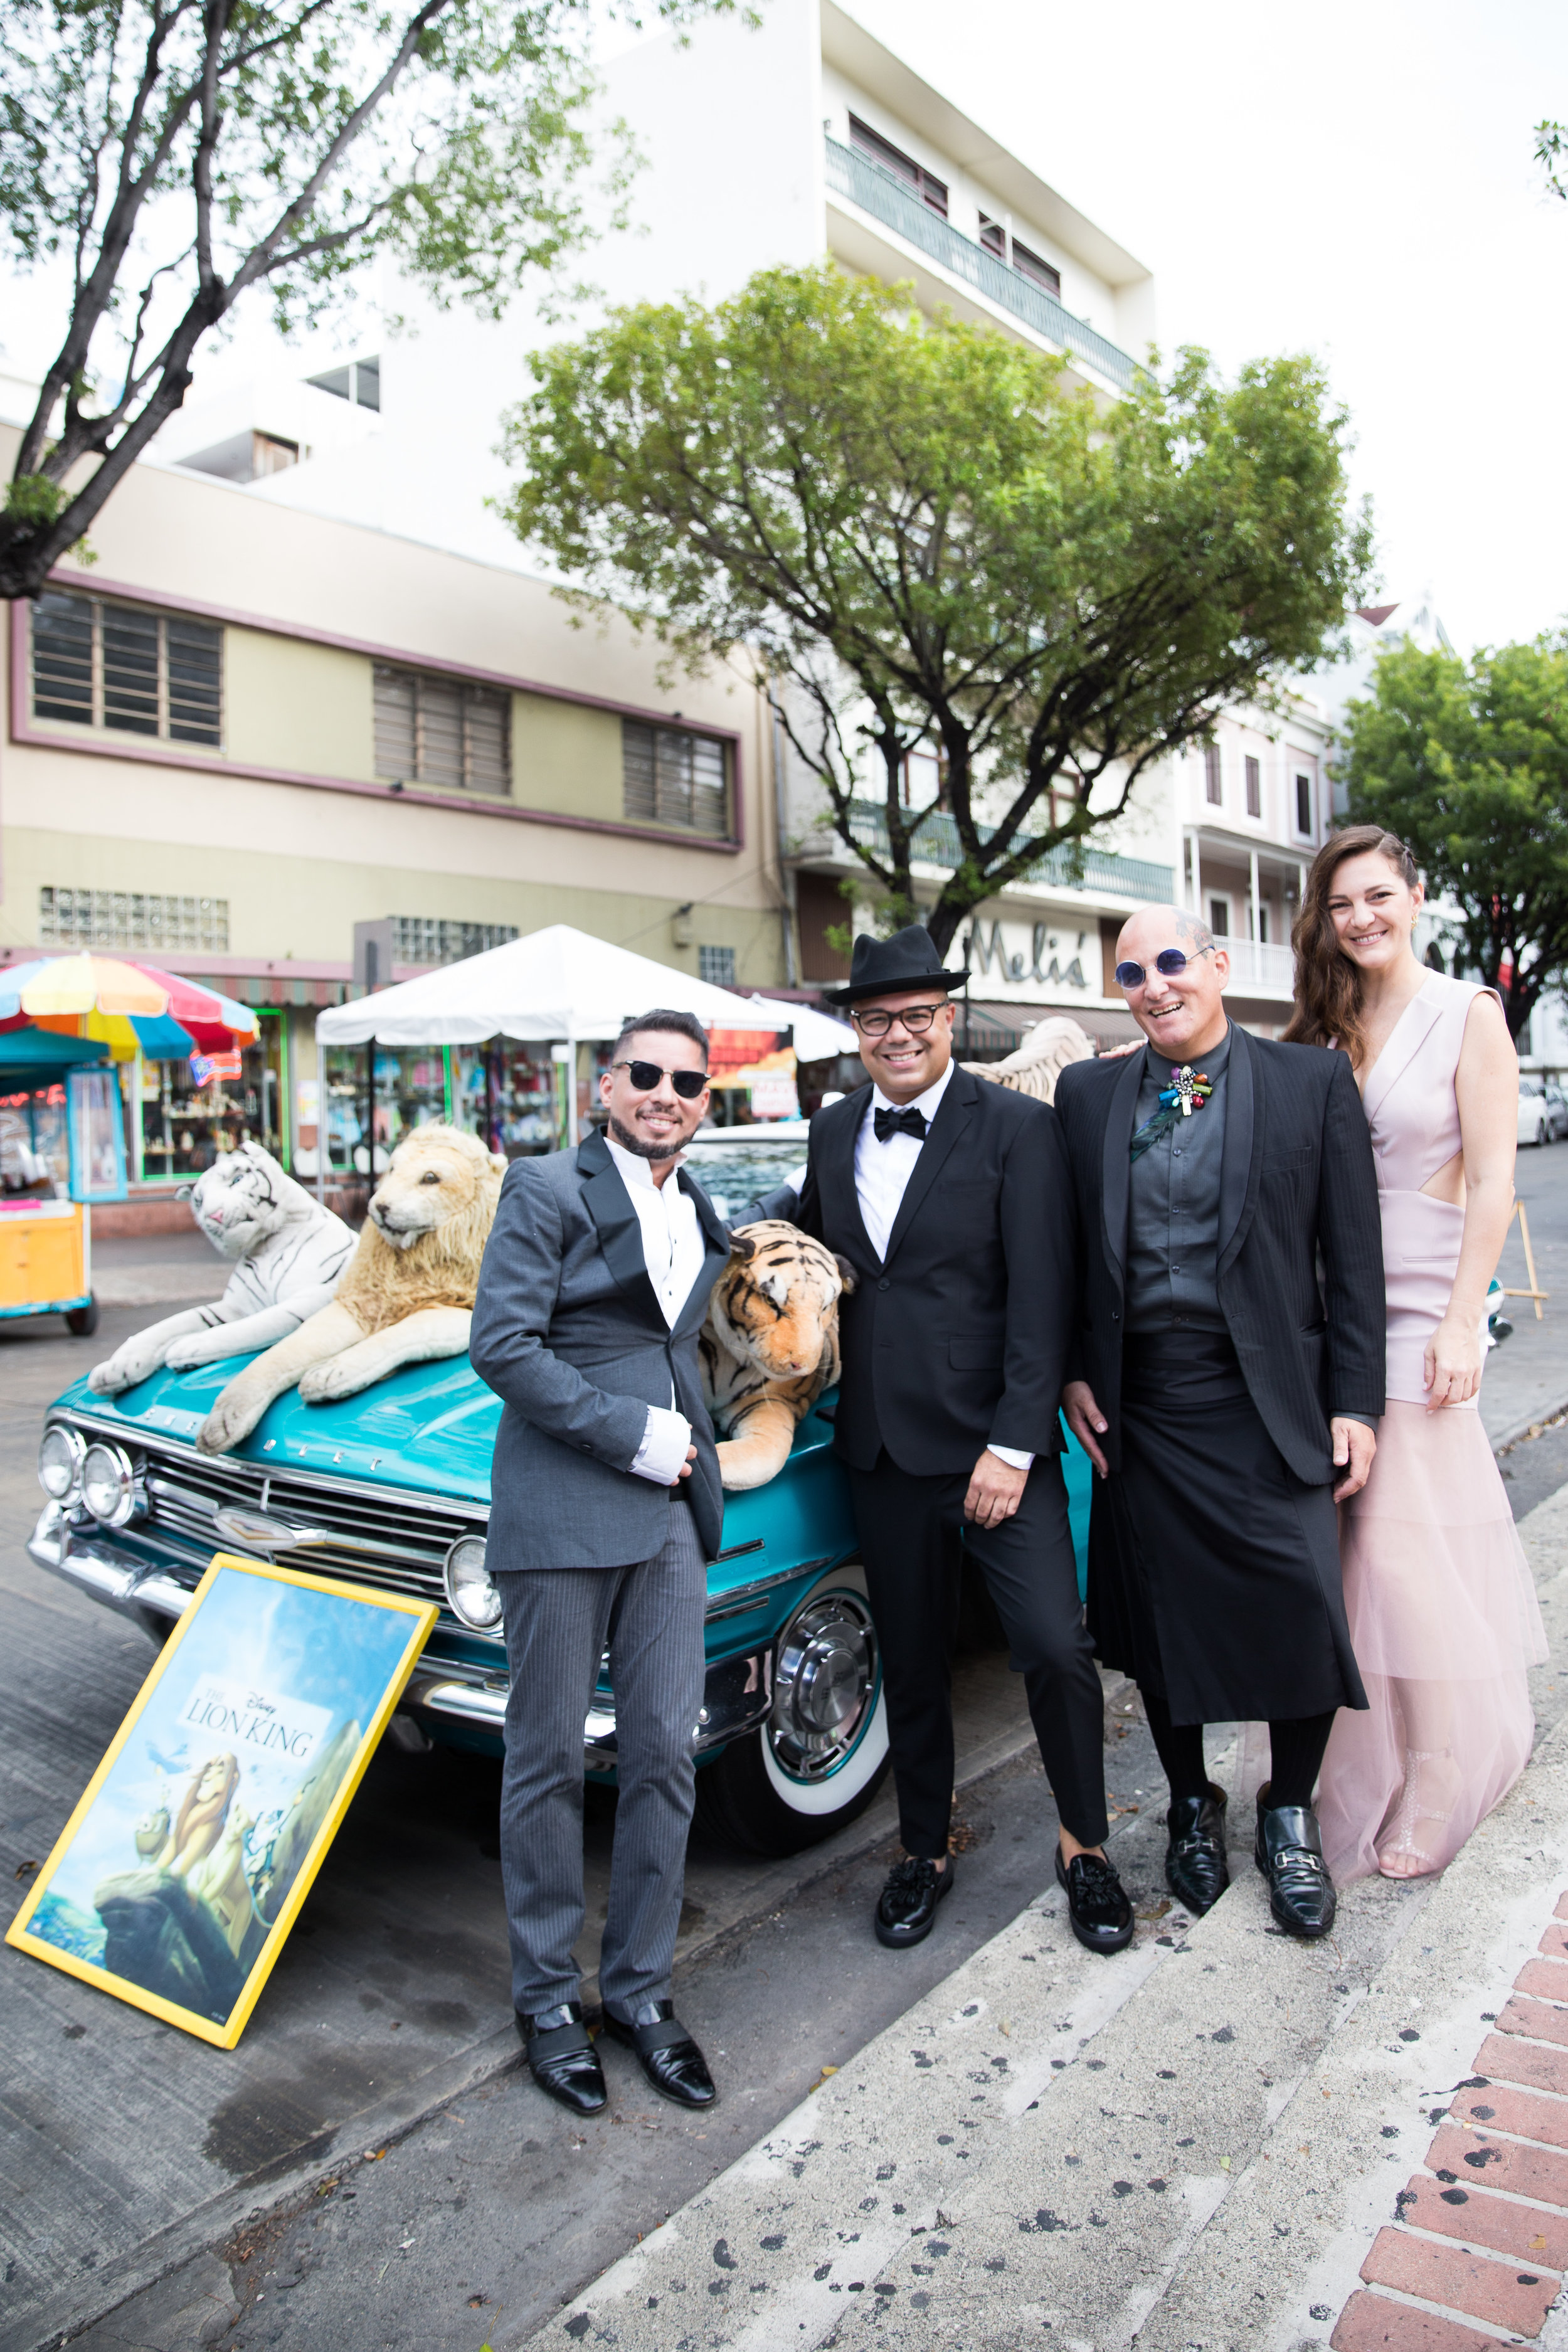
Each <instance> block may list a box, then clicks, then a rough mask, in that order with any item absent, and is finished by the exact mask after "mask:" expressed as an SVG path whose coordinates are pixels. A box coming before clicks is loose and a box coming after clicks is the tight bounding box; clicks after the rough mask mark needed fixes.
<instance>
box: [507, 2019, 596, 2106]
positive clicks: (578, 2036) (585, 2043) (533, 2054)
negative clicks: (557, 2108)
mask: <svg viewBox="0 0 1568 2352" xmlns="http://www.w3.org/2000/svg"><path fill="white" fill-rule="evenodd" d="M517 2030H518V2032H519V2033H521V2036H522V2047H523V2051H524V2053H525V2055H526V2057H527V2059H528V2070H529V2073H530V2074H531V2075H532V2076H533V2079H534V2081H535V2082H536V2083H537V2084H538V2085H539V2087H540V2089H541V2090H542V2091H543V2092H544V2093H545V2094H546V2095H547V2096H548V2097H550V2098H552V2099H557V2100H559V2101H560V2103H561V2105H563V2107H570V2109H571V2111H572V2113H573V2114H574V2116H596V2115H597V2114H598V2112H599V2109H600V2108H601V2107H602V2106H603V2105H605V2100H606V2099H607V2098H608V2096H609V2094H608V2093H607V2092H606V2090H605V2070H604V2068H603V2067H602V2066H601V2065H600V2063H599V2053H598V2052H597V2051H596V2050H595V2047H594V2044H593V2042H591V2041H590V2039H589V2036H588V2029H587V2027H586V2026H585V2025H584V2022H583V2010H582V2005H581V2003H580V2002H578V2001H574V2000H563V2002H562V2003H561V2005H560V2007H559V2008H557V2009H541V2010H537V2011H532V2012H530V2011H527V2010H521V2009H520V2010H519V2011H517Z"/></svg>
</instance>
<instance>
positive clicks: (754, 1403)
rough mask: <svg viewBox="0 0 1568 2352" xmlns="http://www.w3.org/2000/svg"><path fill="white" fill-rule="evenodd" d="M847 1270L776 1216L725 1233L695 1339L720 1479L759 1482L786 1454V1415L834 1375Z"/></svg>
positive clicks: (791, 1424)
mask: <svg viewBox="0 0 1568 2352" xmlns="http://www.w3.org/2000/svg"><path fill="white" fill-rule="evenodd" d="M855 1279H856V1277H855V1269H854V1267H853V1266H852V1265H850V1264H849V1263H848V1261H847V1259H846V1258H841V1257H835V1256H834V1255H833V1252H832V1251H831V1250H829V1249H826V1248H825V1247H824V1246H823V1244H822V1243H821V1242H817V1241H813V1240H812V1238H811V1236H810V1234H803V1233H802V1232H801V1231H800V1230H799V1228H798V1227H797V1226H795V1225H790V1224H785V1223H784V1222H783V1220H782V1219H779V1218H774V1217H770V1218H767V1219H765V1220H763V1222H762V1223H757V1224H753V1225H740V1226H737V1228H736V1230H735V1231H734V1232H733V1233H732V1234H731V1236H730V1263H729V1265H727V1266H726V1267H725V1268H724V1271H723V1273H722V1274H721V1276H719V1279H718V1281H717V1282H716V1283H715V1284H714V1286H713V1294H712V1297H710V1300H709V1302H708V1320H707V1322H706V1323H705V1324H704V1326H703V1328H702V1331H701V1334H700V1339H699V1341H698V1345H699V1348H700V1351H701V1357H702V1401H703V1402H704V1403H705V1404H706V1405H707V1407H708V1410H709V1412H710V1413H711V1414H712V1416H713V1420H714V1423H715V1425H716V1426H717V1428H718V1430H719V1432H720V1441H721V1442H720V1445H719V1474H720V1475H721V1478H722V1479H723V1481H724V1484H725V1486H726V1487H729V1488H731V1490H734V1489H739V1488H742V1487H746V1486H765V1485H766V1484H767V1482H768V1480H769V1479H770V1478H773V1477H776V1476H777V1475H778V1473H779V1472H780V1471H781V1470H782V1469H783V1468H784V1464H785V1463H786V1462H787V1461H788V1459H789V1450H790V1446H791V1444H792V1443H793V1442H794V1438H795V1423H797V1422H798V1421H802V1420H804V1419H805V1415H806V1414H807V1413H808V1412H810V1410H811V1408H812V1406H813V1405H814V1404H815V1403H816V1400H817V1398H818V1397H819V1396H820V1395H821V1394H822V1392H823V1391H824V1389H829V1388H832V1387H833V1386H834V1384H835V1382H836V1381H837V1378H838V1300H839V1296H840V1294H841V1293H842V1292H844V1291H846V1290H853V1289H854V1287H855Z"/></svg>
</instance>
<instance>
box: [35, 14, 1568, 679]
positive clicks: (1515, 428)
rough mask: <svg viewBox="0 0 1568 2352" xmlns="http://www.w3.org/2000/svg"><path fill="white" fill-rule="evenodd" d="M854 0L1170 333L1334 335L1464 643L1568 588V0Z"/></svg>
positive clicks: (40, 340) (1204, 339)
mask: <svg viewBox="0 0 1568 2352" xmlns="http://www.w3.org/2000/svg"><path fill="white" fill-rule="evenodd" d="M763 5H764V6H765V5H766V0H763ZM849 5H850V6H851V7H852V8H853V11H854V13H855V14H856V15H857V16H858V17H859V18H860V19H861V20H862V22H864V23H865V24H866V25H867V26H868V27H869V28H870V29H871V30H872V31H874V32H876V33H877V34H879V36H880V37H881V38H883V39H884V40H886V41H887V42H888V44H889V47H894V48H896V49H898V50H899V51H900V53H901V54H902V55H903V56H905V57H906V58H908V59H909V61H910V64H911V65H913V66H914V67H915V68H916V69H917V70H918V71H919V72H921V73H922V74H923V75H924V76H925V78H926V79H928V80H930V81H931V82H932V83H934V84H935V85H936V86H937V87H939V88H940V89H943V90H944V91H946V92H947V93H948V94H949V95H950V96H951V97H952V99H953V100H955V101H956V102H957V103H958V104H959V105H960V106H962V107H963V109H964V110H965V111H966V112H968V113H970V114H972V115H973V116H974V117H975V119H976V120H977V121H980V122H982V123H983V124H984V125H985V126H986V128H987V129H989V130H991V131H994V133H995V134H996V136H997V137H999V138H1000V139H1002V140H1003V141H1004V142H1005V143H1006V144H1007V145H1008V146H1010V147H1012V148H1013V149H1014V150H1015V151H1016V152H1017V153H1019V154H1020V155H1022V156H1024V157H1025V158H1026V160H1027V162H1028V163H1030V164H1031V165H1032V166H1033V167H1034V169H1035V170H1037V172H1039V173H1040V174H1041V176H1042V177H1043V178H1045V179H1046V180H1047V181H1049V182H1050V183H1051V184H1053V185H1054V186H1056V187H1057V188H1058V189H1059V190H1060V192H1061V194H1063V195H1064V196H1066V197H1068V200H1069V201H1070V202H1072V203H1073V204H1075V205H1079V207H1080V208H1081V209H1082V210H1083V211H1084V212H1086V213H1088V214H1089V215H1090V216H1091V217H1092V218H1094V219H1097V220H1099V221H1100V222H1102V223H1103V225H1104V226H1105V227H1106V228H1107V229H1109V230H1110V232H1111V234H1112V235H1114V236H1117V237H1118V238H1119V239H1120V240H1121V242H1122V243H1123V244H1124V245H1126V246H1127V247H1129V248H1130V249H1131V251H1132V252H1133V253H1135V254H1137V255H1138V256H1139V257H1140V258H1141V259H1142V260H1143V261H1144V262H1146V263H1147V264H1148V265H1149V266H1150V268H1152V269H1153V270H1154V272H1155V274H1156V278H1157V281H1158V289H1159V332H1160V341H1161V344H1162V347H1163V350H1164V351H1165V352H1167V353H1169V352H1171V351H1173V349H1174V348H1175V346H1176V345H1177V344H1178V343H1182V342H1198V343H1203V344H1205V345H1207V346H1208V347H1209V348H1210V349H1211V350H1212V351H1213V352H1215V356H1216V358H1217V359H1218V361H1219V362H1220V363H1221V364H1222V365H1223V366H1224V367H1226V368H1227V369H1229V368H1234V367H1235V366H1237V364H1238V363H1239V362H1242V361H1243V360H1246V359H1247V358H1251V357H1255V356H1258V355H1262V354H1265V353H1268V352H1281V351H1299V350H1307V351H1311V352H1316V353H1317V354H1319V355H1320V356H1321V358H1322V359H1323V360H1324V362H1326V364H1327V366H1328V368H1329V371H1330V374H1331V382H1332V385H1333V389H1334V392H1335V394H1336V396H1337V397H1338V398H1339V399H1341V400H1342V402H1343V403H1344V404H1345V405H1346V406H1347V407H1348V408H1349V410H1350V412H1351V415H1352V422H1353V428H1354V432H1355V436H1356V440H1357V445H1358V446H1357V452H1356V457H1355V461H1354V463H1355V476H1356V487H1357V489H1358V491H1359V490H1365V491H1369V492H1370V493H1371V495H1372V499H1373V513H1374V522H1375V527H1376V531H1377V538H1378V548H1379V569H1380V573H1381V577H1382V580H1383V583H1384V586H1383V591H1382V593H1383V594H1384V595H1385V596H1387V597H1389V598H1394V597H1398V598H1401V599H1404V598H1406V597H1415V596H1417V595H1418V594H1419V593H1420V592H1421V591H1422V590H1423V589H1424V588H1426V587H1427V586H1430V587H1431V589H1432V590H1433V591H1434V593H1435V596H1436V606H1437V610H1438V611H1439V612H1440V613H1441V614H1442V616H1443V618H1444V620H1445V622H1446V623H1447V627H1448V630H1449V632H1450V634H1451V635H1452V636H1453V637H1454V639H1455V642H1456V643H1457V644H1458V646H1460V647H1461V648H1463V649H1466V650H1468V649H1469V648H1470V647H1471V646H1474V645H1476V644H1488V643H1490V644H1496V643H1499V642H1500V641H1502V640H1504V639H1507V638H1512V637H1525V636H1531V635H1535V634H1536V632H1537V631H1539V630H1542V629H1545V628H1551V627H1553V626H1555V625H1559V623H1561V622H1563V620H1564V619H1565V618H1568V460H1565V456H1564V409H1565V403H1564V386H1565V384H1568V303H1565V301H1564V294H1565V291H1568V204H1563V203H1561V202H1560V201H1558V200H1557V199H1555V198H1552V197H1551V196H1550V195H1548V194H1546V193H1545V192H1544V188H1543V183H1542V176H1541V173H1540V172H1539V171H1538V169H1537V167H1536V166H1535V164H1534V163H1533V161H1532V159H1531V149H1532V146H1533V141H1532V139H1531V125H1532V124H1533V123H1534V122H1535V121H1538V120H1539V119H1540V118H1541V117H1542V115H1547V114H1550V115H1558V116H1562V117H1565V118H1568V6H1565V5H1563V0H1488V4H1487V5H1483V0H1317V5H1314V6H1312V7H1311V8H1310V9H1303V8H1299V7H1298V8H1289V9H1288V8H1286V7H1285V6H1283V5H1280V0H1272V5H1269V0H1263V4H1262V5H1259V0H1189V5H1187V6H1185V7H1182V8H1178V7H1173V5H1171V0H1115V5H1110V6H1107V5H1100V6H1096V7H1089V8H1086V7H1085V6H1084V5H1082V0H1071V5H1068V0H986V5H985V6H984V9H982V10H980V11H970V10H963V9H955V7H954V6H953V5H952V0H849ZM610 46H611V47H616V46H619V44H618V43H617V42H616V41H615V39H614V38H613V37H612V40H611V43H610ZM587 266H588V268H590V271H591V268H592V263H591V259H590V261H589V263H588V265H587ZM4 308H5V312H6V313H8V316H5V317H0V367H3V366H4V365H5V359H6V357H7V356H9V358H10V361H11V363H12V364H13V365H16V364H17V363H18V362H23V363H28V362H32V363H37V362H38V361H39V359H40V358H41V352H42V350H43V349H44V348H45V342H44V336H45V334H46V333H47V327H49V326H53V324H54V323H55V321H54V319H53V317H52V316H47V313H49V312H50V311H51V310H52V305H51V304H50V302H49V300H48V296H47V292H46V289H45V287H44V286H43V285H41V284H39V283H37V281H35V282H34V283H33V284H31V285H29V284H27V283H26V281H24V282H23V283H22V284H21V285H16V284H13V285H12V286H11V287H9V288H7V289H5V305H4ZM46 318H47V324H46ZM41 330H42V331H41ZM241 335H242V338H243V341H245V342H246V343H248V342H250V341H251V338H252V337H253V336H255V337H256V338H257V339H258V341H259V340H261V339H262V337H263V335H264V329H263V326H262V321H261V320H260V318H259V317H258V318H257V319H256V320H255V321H254V324H252V323H251V322H249V321H247V322H246V324H245V325H244V326H242V329H241ZM7 344H8V345H9V353H8V354H7V353H6V350H5V346H6V345H7ZM213 357H215V358H216V354H214V355H213ZM211 364H212V360H211V359H209V361H208V365H209V366H210V365H211Z"/></svg>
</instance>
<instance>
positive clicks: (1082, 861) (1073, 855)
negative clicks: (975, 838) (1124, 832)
mask: <svg viewBox="0 0 1568 2352" xmlns="http://www.w3.org/2000/svg"><path fill="white" fill-rule="evenodd" d="M850 824H851V826H852V828H853V831H854V835H855V838H856V840H857V841H860V842H864V843H865V845H866V847H867V848H868V849H875V850H878V851H879V852H880V854H881V855H882V856H884V857H885V856H887V855H888V816H887V811H886V810H885V809H882V808H879V806H878V804H877V803H876V802H875V801H855V802H853V803H851V814H850ZM994 830H995V828H994V826H992V825H988V824H982V825H977V826H976V827H975V831H976V832H977V833H978V835H980V838H981V841H982V842H983V843H984V842H987V841H989V840H990V839H991V837H992V835H993V833H994ZM911 855H912V856H913V858H914V861H915V863H916V864H917V865H919V866H940V867H942V868H943V869H944V870H945V871H946V872H948V873H950V874H951V873H952V870H953V868H954V867H955V866H961V865H962V864H963V850H962V849H961V848H960V846H959V841H958V827H957V825H956V824H954V823H953V821H952V817H951V816H949V815H948V814H947V812H946V810H945V809H934V808H933V809H928V810H927V811H926V814H924V816H922V817H921V820H920V824H919V827H918V830H917V831H916V834H915V837H914V841H913V843H912V844H911ZM1024 879H1025V880H1026V881H1028V882H1053V883H1055V884H1056V885H1057V886H1058V887H1059V888H1061V889H1064V890H1095V891H1099V892H1101V893H1102V894H1103V895H1104V896H1105V897H1106V898H1142V899H1146V900H1147V901H1148V902H1149V903H1150V904H1151V905H1152V906H1157V907H1158V906H1167V907H1168V906H1170V905H1171V904H1172V903H1173V900H1174V898H1175V886H1176V877H1175V872H1174V869H1173V867H1171V866H1159V865H1156V864H1155V863H1154V861H1153V860H1152V858H1148V857H1121V856H1117V855H1116V854H1115V852H1114V851H1111V850H1108V849H1089V848H1086V847H1080V846H1079V845H1077V844H1074V843H1065V842H1064V843H1062V844H1061V845H1058V847H1057V848H1055V849H1048V850H1047V852H1046V854H1045V856H1043V857H1039V858H1037V859H1036V861H1035V863H1034V865H1033V866H1030V867H1029V869H1028V871H1027V873H1026V876H1025V877H1024ZM1279 952H1280V953H1282V954H1287V956H1288V950H1279ZM1265 953H1268V950H1265ZM1287 993H1289V991H1287Z"/></svg>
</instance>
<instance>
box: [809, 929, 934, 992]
mask: <svg viewBox="0 0 1568 2352" xmlns="http://www.w3.org/2000/svg"><path fill="white" fill-rule="evenodd" d="M968 978H969V974H968V972H967V971H943V970H942V958H941V957H940V956H939V955H938V953H937V951H936V950H935V948H934V947H933V946H932V945H931V933H930V932H929V931H928V930H926V929H924V927H923V926H922V925H921V924H920V923H911V924H910V926H909V928H908V929H907V930H902V931H895V932H894V933H893V936H892V938H891V939H890V940H875V939H872V938H871V937H870V935H869V934H868V932H864V931H863V932H862V933H861V935H860V937H859V938H858V940H856V942H855V954H854V958H853V961H851V963H850V966H849V977H848V979H847V981H846V982H845V983H844V985H843V987H842V988H825V989H824V990H823V994H824V996H826V999H827V1001H828V1003H829V1004H858V1003H859V1002H860V999H861V998H862V997H863V996H891V995H892V994H894V993H895V992H896V991H898V990H900V989H905V988H942V989H947V988H962V987H963V983H964V982H965V981H966V980H967V979H968Z"/></svg>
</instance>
